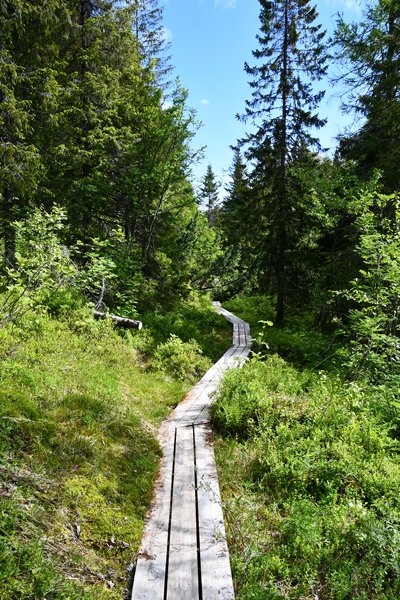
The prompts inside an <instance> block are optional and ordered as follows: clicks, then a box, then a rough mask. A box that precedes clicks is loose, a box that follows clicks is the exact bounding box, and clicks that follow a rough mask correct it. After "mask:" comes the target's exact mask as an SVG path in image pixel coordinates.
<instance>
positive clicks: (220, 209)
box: [0, 0, 400, 600]
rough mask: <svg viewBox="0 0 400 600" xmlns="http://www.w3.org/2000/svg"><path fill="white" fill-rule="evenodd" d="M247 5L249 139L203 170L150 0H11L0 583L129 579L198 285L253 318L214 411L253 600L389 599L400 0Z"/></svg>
mask: <svg viewBox="0 0 400 600" xmlns="http://www.w3.org/2000/svg"><path fill="white" fill-rule="evenodd" d="M259 4H260V29H259V32H258V33H257V32H254V33H255V36H256V40H255V49H254V51H253V56H252V61H251V62H250V63H249V64H247V63H246V64H245V66H244V68H245V71H246V73H247V75H248V78H249V99H248V100H247V102H246V104H245V106H244V107H243V111H242V113H241V114H239V115H238V119H240V120H242V121H244V122H245V123H246V124H248V125H249V129H250V131H251V133H249V134H248V135H246V136H244V137H243V138H242V139H240V140H232V152H233V160H232V166H231V170H230V181H229V183H228V185H227V186H226V188H224V189H223V188H222V187H221V185H220V183H219V182H218V179H217V177H216V175H215V173H214V170H213V166H212V165H209V166H208V168H207V170H206V173H205V174H204V177H203V179H202V182H201V185H200V188H199V189H197V190H196V189H194V186H193V183H192V181H193V177H192V169H193V166H194V165H195V164H196V161H197V160H198V159H199V157H200V154H201V151H200V150H198V149H196V148H194V145H193V137H194V135H195V132H196V129H197V128H198V127H199V126H200V125H199V123H198V122H197V118H196V114H195V112H194V111H193V110H192V109H191V108H190V107H189V106H188V100H187V91H186V90H185V89H183V88H182V86H181V84H180V83H179V80H175V79H174V76H173V65H172V64H171V59H170V57H169V48H168V43H167V42H166V40H165V35H164V28H163V9H162V5H161V4H160V3H159V2H158V0H124V1H116V0H114V1H113V0H0V33H1V38H0V100H1V103H0V218H1V229H0V378H1V381H2V386H1V390H0V406H1V414H0V451H1V456H0V471H1V478H0V479H1V480H0V507H1V510H0V515H1V516H0V599H4V600H6V599H10V598H16V599H17V598H19V599H28V598H29V599H33V598H34V599H40V598H57V599H58V598H60V599H61V598H65V599H72V598H74V599H75V598H76V599H78V598H79V599H81V598H121V597H122V594H123V591H124V590H126V589H127V588H128V586H129V578H130V573H131V571H132V569H133V563H132V561H134V554H135V552H136V551H137V548H138V543H139V540H140V534H141V530H142V527H143V519H144V515H145V512H146V509H147V507H148V503H149V501H150V498H151V489H152V482H153V480H154V476H155V473H156V471H157V464H158V458H159V449H158V446H157V442H156V431H157V426H158V425H159V423H160V421H161V419H162V418H163V417H165V416H166V414H168V411H169V410H170V408H171V407H172V406H174V405H175V404H176V403H177V402H178V401H179V400H180V398H181V397H182V396H183V394H184V392H185V391H186V390H187V389H188V386H189V385H190V384H191V383H193V382H195V381H196V380H197V379H198V378H199V377H200V375H201V373H203V372H204V371H205V370H206V369H207V367H208V366H209V364H210V361H211V360H215V359H216V358H217V357H218V356H219V355H220V354H221V352H223V351H224V349H225V348H226V347H228V346H229V343H230V342H229V336H230V332H229V328H228V327H227V325H226V324H224V323H221V322H220V319H219V317H218V316H217V315H216V314H215V313H214V312H213V310H212V308H211V304H210V297H213V298H214V299H216V300H220V301H222V302H223V303H226V305H227V306H228V308H229V309H230V310H233V311H234V312H236V314H238V315H239V316H241V317H243V318H245V319H246V320H248V321H249V322H250V324H251V326H252V329H253V332H254V336H255V338H256V343H255V345H254V348H253V356H252V358H251V359H250V360H249V361H248V363H247V365H246V366H245V367H244V368H243V369H242V370H240V371H237V372H236V371H235V372H234V373H232V374H230V375H229V376H227V377H226V380H225V382H224V383H223V385H222V387H221V390H220V394H219V397H218V398H217V401H216V403H215V407H214V411H213V425H214V428H215V431H216V435H217V450H218V457H219V462H220V467H221V482H222V488H223V495H224V502H225V503H226V505H225V514H226V519H227V525H228V537H229V543H230V549H231V553H232V567H233V571H234V579H235V586H236V590H237V594H238V597H239V598H248V599H250V598H252V599H260V600H262V599H266V598H270V599H273V598H274V599H275V598H321V599H322V598H326V599H328V598H337V599H339V598H340V599H344V598H365V599H366V598H379V599H393V600H394V599H395V598H398V597H399V596H400V573H399V564H400V563H399V559H400V557H399V551H400V526H399V518H400V516H399V515H400V512H399V511H400V506H399V501H398V499H399V497H400V489H399V482H400V460H399V436H400V430H399V427H400V417H399V409H400V396H399V387H400V386H399V384H400V368H399V362H400V332H399V324H400V313H399V311H400V196H399V193H400V4H399V2H398V0H371V2H368V3H366V4H365V7H364V10H363V13H362V16H360V19H359V22H357V23H346V22H345V21H344V19H343V17H341V16H340V15H338V16H337V22H336V28H335V32H334V34H333V36H331V37H330V38H329V37H328V36H327V35H326V32H325V31H324V28H323V26H322V25H321V23H320V22H319V17H318V12H317V8H316V7H314V5H313V3H312V2H311V0H275V1H274V2H271V1H269V0H259ZM256 34H257V35H256ZM333 63H335V64H336V70H337V73H338V75H337V80H338V81H339V80H340V84H341V86H342V87H341V89H343V86H345V89H346V93H344V94H343V109H344V110H347V111H353V112H354V113H355V114H357V115H358V116H359V117H360V119H359V121H358V123H359V127H358V129H355V130H354V131H352V132H351V133H349V132H347V133H346V134H343V135H342V136H341V137H340V139H339V140H338V144H337V148H336V152H335V155H334V157H330V156H328V155H327V154H326V153H325V152H324V149H323V148H321V146H320V143H319V141H318V130H319V128H321V127H322V126H323V124H324V120H323V118H322V117H321V116H320V115H319V110H318V107H319V104H320V102H321V100H322V98H323V96H324V93H325V92H324V91H323V90H321V86H322V85H326V86H327V85H332V86H333V85H334V84H335V81H331V82H329V84H328V83H327V70H328V65H332V64H333ZM94 310H100V311H102V312H106V313H114V314H118V315H122V316H124V317H130V318H133V319H140V320H141V321H143V323H144V328H143V330H142V331H141V332H131V331H128V332H127V331H122V330H119V329H116V328H114V327H113V325H112V323H111V322H109V321H108V320H104V321H95V320H94V319H93V311H94ZM238 531H239V532H240V533H238Z"/></svg>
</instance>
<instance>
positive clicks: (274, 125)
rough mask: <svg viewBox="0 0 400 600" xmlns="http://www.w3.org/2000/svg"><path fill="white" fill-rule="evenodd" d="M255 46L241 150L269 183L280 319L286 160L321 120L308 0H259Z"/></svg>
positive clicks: (321, 65) (315, 35) (317, 32)
mask: <svg viewBox="0 0 400 600" xmlns="http://www.w3.org/2000/svg"><path fill="white" fill-rule="evenodd" d="M260 5H261V12H260V22H261V28H260V34H259V35H258V36H257V40H258V43H259V48H258V49H257V50H255V51H254V52H253V56H254V58H255V59H256V61H257V64H256V65H255V66H249V65H248V64H246V65H245V71H246V72H247V74H248V75H250V77H251V81H250V87H251V89H252V97H251V99H250V100H248V101H247V102H246V111H245V114H244V115H243V116H242V117H241V118H242V119H243V120H246V121H247V120H251V121H252V122H253V123H255V124H256V125H257V127H258V128H257V131H256V133H255V134H253V135H249V136H247V137H246V138H245V139H244V140H241V143H242V144H248V145H249V149H248V151H247V156H248V157H249V158H251V159H252V160H255V161H256V163H260V162H261V163H262V165H263V167H262V169H261V171H264V173H265V174H266V175H267V177H268V180H267V181H264V184H263V185H265V186H266V187H269V186H270V189H271V193H270V201H269V203H268V206H267V207H266V211H267V212H268V214H267V217H268V219H269V221H270V235H269V236H268V247H269V248H268V258H267V259H266V260H268V261H269V262H270V264H272V265H273V268H274V273H275V282H276V292H277V306H276V321H277V322H278V323H280V322H282V321H283V319H284V307H285V298H286V279H287V261H288V257H287V253H288V248H289V247H290V235H291V234H292V233H291V232H290V219H291V211H292V210H293V206H292V202H293V200H292V197H291V185H292V183H291V174H290V166H291V163H292V162H293V160H294V159H295V157H296V155H297V154H298V152H299V150H300V148H301V147H302V145H303V144H304V143H306V144H309V145H312V144H316V143H317V140H316V139H315V138H314V137H313V135H312V133H311V130H312V129H315V128H318V127H320V126H322V124H323V121H321V119H319V117H318V115H317V114H316V113H315V110H316V108H317V106H318V103H319V101H320V100H321V99H322V97H323V94H324V92H322V91H320V92H315V91H314V90H313V82H314V81H318V80H319V79H321V78H322V76H323V75H324V74H325V72H326V67H325V62H326V57H325V48H324V45H323V38H324V35H325V34H324V32H323V31H321V26H320V25H318V24H316V19H317V16H318V14H317V11H316V9H315V7H314V6H313V5H312V4H311V0H275V1H274V2H271V1H270V0H260Z"/></svg>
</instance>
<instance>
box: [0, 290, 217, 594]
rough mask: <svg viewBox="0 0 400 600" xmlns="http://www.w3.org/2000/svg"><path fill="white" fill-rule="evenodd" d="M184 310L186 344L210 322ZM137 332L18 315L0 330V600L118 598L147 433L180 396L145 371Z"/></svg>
mask: <svg viewBox="0 0 400 600" xmlns="http://www.w3.org/2000/svg"><path fill="white" fill-rule="evenodd" d="M200 304H201V306H199V305H200ZM185 311H186V312H184V317H185V318H186V319H187V324H188V330H189V331H190V336H191V337H195V335H194V334H195V333H196V332H198V331H200V330H201V329H203V331H204V330H206V329H207V318H208V316H210V315H211V322H212V323H213V324H215V327H217V325H216V320H215V316H214V313H213V312H212V310H211V309H210V307H209V305H208V306H207V307H206V302H205V301H204V302H202V303H201V301H197V306H196V303H195V305H194V307H193V311H194V315H195V319H194V321H195V324H192V323H191V322H190V309H189V306H188V305H187V306H186V307H185ZM168 318H169V319H170V320H171V319H172V316H170V317H165V316H164V331H165V334H164V335H165V337H166V338H167V337H168V325H167V324H165V321H166V320H167V319H168ZM161 320H162V318H161V316H160V317H159V321H158V322H161ZM221 322H222V319H221ZM213 326H214V325H213ZM218 327H220V331H221V337H222V338H223V337H224V336H225V339H229V328H226V326H225V323H223V322H222V326H220V325H219V324H218ZM182 328H183V324H182ZM224 328H225V329H224ZM142 332H143V338H142V337H141V333H142ZM142 332H140V333H137V332H135V333H134V334H132V333H116V332H115V331H114V330H113V328H112V326H111V325H110V323H107V322H95V321H93V319H92V318H91V316H90V314H89V312H88V311H87V310H86V309H79V310H76V311H72V312H70V313H69V315H68V316H66V315H64V316H63V317H62V318H60V319H58V320H56V319H54V318H51V317H50V316H48V315H47V314H46V313H45V312H43V311H42V312H41V313H37V314H35V315H33V314H32V313H29V314H27V315H25V317H23V318H22V319H21V320H20V321H19V322H18V324H17V325H9V326H7V327H4V328H3V329H1V330H0V338H1V339H0V342H1V346H0V348H1V350H0V379H1V382H2V386H1V389H0V407H1V412H0V414H1V417H0V451H1V455H0V470H1V484H0V599H1V600H6V599H7V600H9V599H14V598H15V599H17V598H18V599H32V598H35V600H40V599H41V598H43V599H44V598H46V599H49V598H54V599H64V598H65V599H68V600H72V599H74V600H75V599H77V600H78V599H79V600H81V599H84V598H90V599H95V600H96V599H103V598H107V599H112V598H119V599H120V598H121V597H122V596H123V594H124V591H125V590H126V589H127V587H128V585H129V579H130V572H131V569H132V563H133V562H134V557H135V553H136V552H137V549H138V545H139V541H140V536H141V532H142V528H143V522H144V516H145V514H146V510H147V508H148V506H149V503H150V499H151V493H152V487H153V481H154V477H155V475H156V472H157V468H158V463H159V457H160V450H159V446H158V443H157V440H156V435H157V431H158V426H159V424H160V422H161V420H162V419H163V418H164V417H165V416H166V415H167V414H168V413H169V412H170V410H171V408H172V407H173V406H175V405H176V404H177V403H178V402H179V401H180V399H181V398H182V396H183V395H184V393H185V392H186V391H187V389H188V388H189V387H190V383H189V381H188V380H187V379H185V378H184V377H182V378H181V379H180V380H179V379H177V378H174V377H172V376H171V373H170V372H169V369H168V365H167V362H168V361H167V360H166V361H165V362H164V364H163V367H165V369H164V370H163V371H159V370H158V371H157V370H155V369H154V367H153V368H150V367H151V356H150V357H149V356H145V355H144V354H143V347H142V346H143V345H146V344H147V346H148V347H150V346H153V347H154V349H156V348H157V346H158V345H159V344H157V342H154V340H156V339H157V338H158V336H160V332H159V331H157V328H156V326H155V325H154V326H153V329H151V328H150V327H149V326H148V327H147V329H143V330H142ZM160 339H161V338H160ZM207 343H208V344H209V347H210V348H211V346H212V344H211V342H207ZM225 345H226V346H228V345H229V342H225ZM213 351H214V352H216V353H218V351H219V350H215V349H213ZM204 358H205V357H204V356H203V355H199V360H200V361H201V360H204ZM195 359H196V357H195Z"/></svg>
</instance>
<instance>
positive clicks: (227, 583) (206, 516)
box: [132, 306, 252, 600]
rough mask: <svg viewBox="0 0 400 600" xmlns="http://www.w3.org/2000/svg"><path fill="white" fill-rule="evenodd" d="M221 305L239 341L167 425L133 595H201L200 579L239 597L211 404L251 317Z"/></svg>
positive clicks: (184, 598)
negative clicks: (245, 318) (246, 318)
mask: <svg viewBox="0 0 400 600" xmlns="http://www.w3.org/2000/svg"><path fill="white" fill-rule="evenodd" d="M217 310H218V312H220V313H221V314H222V315H223V316H224V317H225V318H226V319H227V320H228V321H230V322H231V323H232V325H233V345H232V346H231V348H229V350H228V351H227V352H226V353H225V354H224V355H223V356H222V357H221V358H220V359H219V360H218V361H217V362H216V363H215V364H214V365H213V366H212V367H211V369H209V371H208V372H207V373H206V374H205V375H204V377H203V378H202V379H201V380H200V381H199V382H198V383H197V384H196V385H195V386H194V387H193V388H192V390H191V391H190V392H189V394H187V396H186V397H185V399H184V400H183V402H181V404H179V406H178V407H177V408H176V409H175V410H174V411H173V412H172V413H171V415H170V417H169V418H168V419H167V420H166V421H165V422H164V424H163V426H162V427H161V429H160V434H159V441H160V445H161V447H162V449H163V458H162V461H161V470H160V477H159V480H158V482H157V485H156V489H155V494H154V501H153V504H152V508H151V510H150V513H149V517H148V520H147V522H146V527H145V531H144V535H143V538H142V544H141V547H140V553H139V557H138V561H137V566H136V571H135V577H134V584H133V590H132V600H197V599H198V598H199V597H200V592H199V586H200V585H201V597H202V598H203V600H214V599H215V600H217V598H218V599H219V600H231V599H232V598H234V593H233V586H232V578H231V573H230V566H229V555H228V549H227V545H226V540H225V532H224V526H223V517H222V508H221V501H220V496H219V487H218V479H217V472H216V468H215V460H214V453H213V448H212V445H211V442H210V440H211V430H210V429H209V425H208V422H209V407H210V405H211V403H212V401H213V398H212V397H211V398H210V395H211V394H212V392H214V391H215V389H216V388H217V386H218V384H219V381H220V380H221V378H222V376H223V374H224V372H225V371H226V370H228V369H231V368H235V367H239V366H241V365H242V364H243V362H244V360H245V359H246V357H247V355H248V354H249V352H250V346H251V341H252V340H251V334H250V328H249V325H248V324H247V323H245V322H244V321H242V320H241V319H239V318H238V317H236V316H235V315H233V314H232V313H230V312H229V311H227V310H225V309H223V308H222V307H220V306H218V307H217ZM175 432H176V445H175V446H174V434H175ZM194 438H195V440H196V444H194ZM195 458H196V461H197V464H196V473H195ZM196 479H197V488H196V489H197V492H196V489H195V482H196ZM196 511H197V512H196ZM197 517H198V523H197ZM197 525H198V527H197ZM198 546H200V560H199V554H198V552H199V548H198ZM199 565H200V567H201V568H200V573H201V575H200V577H199Z"/></svg>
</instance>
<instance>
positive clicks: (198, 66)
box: [161, 0, 365, 186]
mask: <svg viewBox="0 0 400 600" xmlns="http://www.w3.org/2000/svg"><path fill="white" fill-rule="evenodd" d="M161 4H163V5H164V25H165V27H166V36H167V38H168V39H169V40H170V42H171V51H170V54H171V62H172V64H173V65H174V67H175V75H176V76H178V77H179V78H180V80H181V83H182V85H183V86H184V87H185V88H186V89H187V90H188V91H189V99H188V105H189V106H190V107H191V108H194V109H195V110H196V112H197V116H198V119H199V120H200V121H202V123H203V126H202V127H201V129H200V131H199V132H198V134H197V135H196V138H195V141H194V143H195V146H196V147H201V146H207V148H206V150H205V157H204V160H203V161H202V162H201V163H200V164H199V165H198V166H196V167H195V168H194V169H193V172H194V176H195V179H194V184H195V186H196V185H197V184H198V181H199V180H200V178H201V177H202V176H203V175H204V173H205V170H206V167H207V164H211V165H212V167H213V170H214V172H215V173H216V175H217V177H218V178H219V180H225V181H226V178H227V172H228V170H229V167H230V165H231V163H232V151H231V150H230V145H232V144H235V142H236V140H237V139H238V138H240V137H241V136H243V135H244V133H245V132H246V130H247V129H248V128H249V126H246V125H244V124H242V123H240V122H239V121H237V119H236V118H235V115H236V114H237V113H242V112H243V111H244V106H245V100H246V99H247V98H249V97H250V88H249V85H248V77H247V75H246V74H245V72H244V69H243V65H244V63H245V61H247V62H249V64H254V61H253V60H252V55H251V51H252V50H254V49H255V48H256V47H257V42H256V38H255V36H256V34H257V33H258V31H259V12H260V5H259V3H258V0H164V2H161ZM316 5H317V8H318V11H319V14H320V21H321V23H322V24H323V27H324V28H325V29H327V30H328V33H330V32H332V28H333V26H334V23H335V15H336V14H337V13H338V12H341V13H343V15H344V17H345V19H346V20H348V21H357V20H358V19H359V18H360V16H361V11H362V9H363V7H364V6H365V0H317V1H316ZM338 94H339V90H334V89H332V86H331V85H330V84H327V94H326V98H325V100H324V102H323V103H322V104H321V108H320V111H319V113H320V116H321V117H322V118H328V124H327V126H326V127H325V128H324V129H323V130H322V131H321V132H320V138H321V142H322V145H323V146H324V147H328V148H332V147H334V146H335V140H334V138H335V137H336V136H337V135H338V133H340V132H343V130H344V128H345V127H346V126H347V125H348V124H349V123H350V122H351V119H349V117H348V116H346V117H345V116H343V115H342V114H341V112H340V110H339V104H340V98H338V97H337V96H338Z"/></svg>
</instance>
